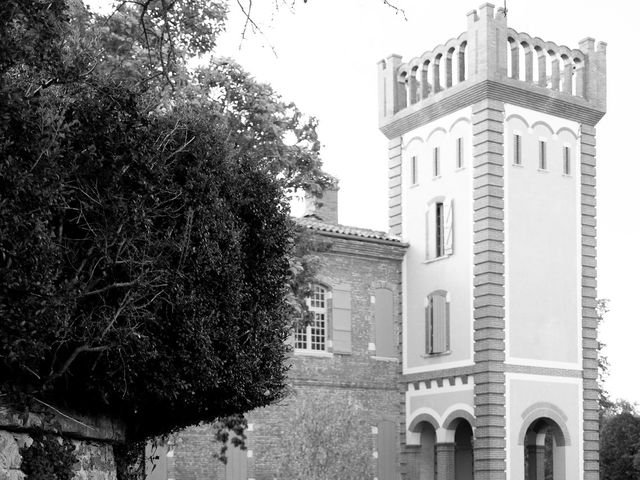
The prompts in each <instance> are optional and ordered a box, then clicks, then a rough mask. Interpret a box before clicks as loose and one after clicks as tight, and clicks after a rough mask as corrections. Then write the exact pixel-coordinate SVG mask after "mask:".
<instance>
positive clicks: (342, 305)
mask: <svg viewBox="0 0 640 480" xmlns="http://www.w3.org/2000/svg"><path fill="white" fill-rule="evenodd" d="M332 299H333V309H332V314H333V315H332V323H333V352H334V353H351V286H350V285H346V284H343V285H335V286H334V287H333V294H332Z"/></svg>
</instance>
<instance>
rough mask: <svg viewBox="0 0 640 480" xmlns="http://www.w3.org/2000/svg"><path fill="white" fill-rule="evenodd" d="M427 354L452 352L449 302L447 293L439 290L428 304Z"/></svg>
mask: <svg viewBox="0 0 640 480" xmlns="http://www.w3.org/2000/svg"><path fill="white" fill-rule="evenodd" d="M426 304H427V305H426V315H425V317H426V329H425V330H426V353H427V354H430V355H431V354H437V353H445V352H448V351H449V350H450V337H449V302H448V301H447V292H445V291H443V290H438V291H436V292H433V293H432V294H430V295H429V296H428V297H427V302H426Z"/></svg>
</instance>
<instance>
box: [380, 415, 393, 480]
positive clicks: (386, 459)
mask: <svg viewBox="0 0 640 480" xmlns="http://www.w3.org/2000/svg"><path fill="white" fill-rule="evenodd" d="M377 440H378V442H377V443H378V445H377V449H378V480H396V426H395V424H394V423H393V422H391V421H389V420H383V421H382V422H380V423H379V424H378V439H377Z"/></svg>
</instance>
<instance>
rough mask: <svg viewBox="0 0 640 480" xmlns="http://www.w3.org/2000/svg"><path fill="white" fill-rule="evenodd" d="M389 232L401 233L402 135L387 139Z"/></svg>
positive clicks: (398, 234)
mask: <svg viewBox="0 0 640 480" xmlns="http://www.w3.org/2000/svg"><path fill="white" fill-rule="evenodd" d="M389 233H391V235H397V236H401V235H402V137H400V136H398V137H396V138H392V139H391V140H389Z"/></svg>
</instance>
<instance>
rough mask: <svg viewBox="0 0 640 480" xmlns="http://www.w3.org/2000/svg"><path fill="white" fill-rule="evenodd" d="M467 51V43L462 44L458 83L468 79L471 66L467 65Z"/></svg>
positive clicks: (460, 47)
mask: <svg viewBox="0 0 640 480" xmlns="http://www.w3.org/2000/svg"><path fill="white" fill-rule="evenodd" d="M466 49H467V42H462V43H461V44H460V46H459V47H458V55H457V56H458V75H457V78H458V82H464V81H465V80H466V79H467V72H468V68H469V66H468V65H467V55H466V53H465V51H466Z"/></svg>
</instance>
